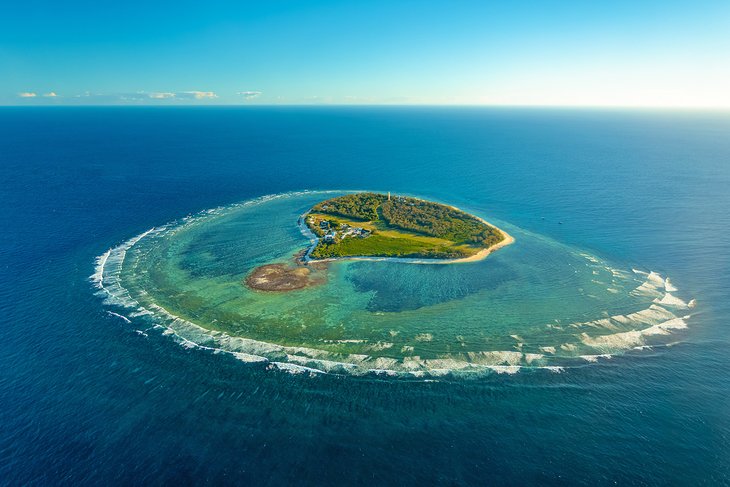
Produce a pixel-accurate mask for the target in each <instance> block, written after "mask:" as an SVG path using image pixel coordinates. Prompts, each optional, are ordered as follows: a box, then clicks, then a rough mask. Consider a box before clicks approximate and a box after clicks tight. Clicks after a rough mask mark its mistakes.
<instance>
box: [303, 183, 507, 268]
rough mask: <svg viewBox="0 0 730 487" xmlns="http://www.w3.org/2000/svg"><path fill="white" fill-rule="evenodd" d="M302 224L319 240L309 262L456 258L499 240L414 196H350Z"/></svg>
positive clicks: (325, 204)
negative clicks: (340, 259)
mask: <svg viewBox="0 0 730 487" xmlns="http://www.w3.org/2000/svg"><path fill="white" fill-rule="evenodd" d="M305 222H306V224H307V226H308V227H309V228H310V229H311V230H312V232H314V234H315V235H317V237H319V242H318V243H317V245H316V247H315V248H314V249H313V250H312V251H311V253H310V257H312V258H313V259H326V258H335V257H408V258H430V259H461V258H468V257H472V256H475V255H476V254H478V253H479V252H480V251H484V250H485V249H488V248H490V247H492V246H494V245H497V244H499V243H500V242H502V241H504V239H505V235H504V234H503V232H501V231H500V230H499V229H497V228H495V227H493V226H491V225H488V224H487V223H486V222H484V221H483V220H481V219H479V218H477V217H475V216H472V215H469V214H468V213H465V212H463V211H461V210H458V209H456V208H453V207H450V206H446V205H442V204H439V203H433V202H430V201H424V200H420V199H417V198H410V197H403V196H394V197H391V196H390V194H388V195H385V194H379V193H355V194H348V195H345V196H339V197H336V198H331V199H328V200H325V201H322V202H321V203H318V204H316V205H315V206H314V207H312V210H311V211H310V213H309V214H308V215H307V217H306V219H305Z"/></svg>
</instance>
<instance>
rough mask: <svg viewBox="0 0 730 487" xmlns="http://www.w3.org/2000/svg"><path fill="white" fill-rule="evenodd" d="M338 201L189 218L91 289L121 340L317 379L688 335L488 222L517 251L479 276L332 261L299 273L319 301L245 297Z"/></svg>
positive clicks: (643, 273) (119, 257) (472, 370)
mask: <svg viewBox="0 0 730 487" xmlns="http://www.w3.org/2000/svg"><path fill="white" fill-rule="evenodd" d="M348 193H351V192H347V191H305V192H295V193H286V194H279V195H272V196H266V197H261V198H257V199H253V200H249V201H246V202H243V203H239V204H234V205H230V206H226V207H220V208H215V209H211V210H207V211H204V212H201V213H199V214H197V215H190V216H188V217H185V218H182V219H181V220H179V221H175V222H171V223H169V224H167V225H164V226H160V227H156V228H153V229H150V230H148V231H146V232H143V233H142V234H140V235H138V236H136V237H134V238H131V239H129V240H127V241H126V242H123V243H122V244H120V245H118V246H116V247H114V248H112V249H110V250H108V251H107V252H105V253H104V254H102V255H101V256H99V257H98V258H97V260H96V270H95V273H94V274H93V275H92V276H91V278H92V281H93V282H94V284H95V285H96V287H97V289H98V293H99V294H100V295H102V296H103V297H104V302H105V306H107V307H108V311H109V312H110V313H112V314H114V315H116V316H119V317H121V318H122V319H123V320H124V322H125V324H127V325H128V326H133V327H136V328H138V329H139V330H143V329H149V328H150V327H152V328H156V329H158V330H160V331H161V332H162V333H163V334H166V335H170V336H171V337H172V338H173V339H174V340H175V341H177V342H178V343H180V344H182V345H184V346H186V347H196V348H200V349H204V350H212V351H215V352H225V353H229V354H231V355H233V356H234V357H236V358H237V359H239V360H242V361H245V362H256V363H261V364H262V365H263V366H264V367H268V368H274V369H281V370H286V371H289V372H296V373H299V372H303V373H308V374H315V375H316V374H319V373H333V374H348V375H371V374H376V375H388V376H398V377H437V376H444V375H448V376H453V377H475V376H480V375H483V374H491V373H515V372H519V371H528V370H531V371H539V370H545V371H549V372H560V371H563V370H565V369H566V368H570V367H574V366H578V365H585V364H587V363H595V362H599V361H602V360H608V359H610V358H611V357H613V356H615V355H620V354H625V353H627V352H631V353H636V352H634V351H641V350H644V349H646V348H648V347H661V346H667V345H671V344H672V343H675V342H676V341H677V340H678V339H679V338H681V335H678V333H681V332H682V330H683V329H685V328H686V327H687V326H688V323H689V322H690V318H691V311H692V308H693V307H694V305H695V301H694V300H689V301H686V299H687V297H685V296H682V294H681V292H680V291H679V289H677V287H676V286H675V284H674V283H672V282H671V280H670V279H669V278H667V277H665V276H660V275H659V274H658V273H656V272H651V271H650V270H641V269H632V268H631V267H628V268H626V266H621V265H618V264H614V263H610V262H607V261H606V260H603V259H601V258H599V257H597V256H594V255H592V254H590V253H588V252H585V251H583V250H581V249H579V248H575V247H571V246H568V245H565V244H562V243H560V242H557V241H555V240H553V239H550V238H548V237H546V236H543V235H539V234H535V233H532V232H529V231H526V230H524V229H521V228H518V227H515V226H514V225H509V224H507V223H504V222H498V221H496V220H494V219H491V218H489V221H495V223H496V225H498V226H499V228H501V229H505V230H506V231H509V234H510V235H514V236H515V238H516V241H517V242H518V244H516V245H511V246H509V247H506V248H504V249H502V250H500V251H499V252H496V253H494V254H493V255H491V256H490V257H489V258H488V259H485V260H478V261H474V262H469V263H464V264H459V265H440V266H432V265H412V263H410V262H399V261H398V260H397V259H391V260H372V261H370V260H368V261H364V260H338V261H334V262H329V263H327V264H326V265H324V266H321V267H320V268H311V269H307V271H306V272H299V273H300V274H306V275H307V278H310V275H311V277H312V278H314V279H315V280H316V285H311V286H307V285H303V286H294V287H293V288H292V289H291V290H289V291H287V292H281V293H271V292H261V291H257V290H256V289H251V288H250V287H248V286H247V285H246V279H247V277H248V276H250V275H251V273H252V272H253V271H254V269H257V268H261V267H262V266H290V267H296V266H297V264H296V262H295V259H296V257H295V256H297V255H300V254H301V252H302V250H303V249H305V248H307V247H308V246H309V245H310V242H309V238H308V237H307V236H306V235H304V234H303V233H302V230H301V228H300V226H299V225H298V224H297V222H298V220H299V218H300V216H301V215H303V214H305V213H306V212H307V211H308V210H309V209H310V208H312V207H313V206H314V205H315V204H317V203H318V202H320V201H322V200H323V199H325V198H330V197H333V196H337V195H343V194H348ZM472 210H473V214H476V215H483V214H486V212H487V211H488V209H480V208H475V209H472ZM272 276H276V272H273V274H272ZM639 353H640V352H639Z"/></svg>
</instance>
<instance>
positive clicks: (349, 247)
mask: <svg viewBox="0 0 730 487" xmlns="http://www.w3.org/2000/svg"><path fill="white" fill-rule="evenodd" d="M299 225H300V227H301V229H302V231H303V232H304V233H306V234H307V235H309V236H310V238H311V240H312V245H311V246H310V247H309V248H308V249H307V250H305V251H302V252H301V253H300V254H298V255H297V257H296V259H295V261H294V263H291V264H268V265H265V266H261V267H259V268H257V269H254V271H253V272H252V273H251V274H249V276H248V277H247V278H246V280H245V283H246V285H247V286H248V287H250V288H252V289H256V290H261V291H291V290H296V289H302V288H305V287H309V286H311V285H316V284H321V283H322V282H324V280H325V279H324V277H323V274H322V270H323V269H325V267H323V264H325V265H326V263H327V262H330V261H333V260H339V259H377V260H382V259H403V260H404V261H409V262H414V263H442V264H446V263H455V262H471V261H475V260H480V259H483V258H485V257H486V256H487V255H489V253H491V252H493V251H494V250H496V249H498V248H501V247H503V246H505V245H508V244H510V243H512V242H513V241H514V239H513V238H512V237H511V236H510V235H508V234H507V233H506V232H505V231H504V230H501V229H499V228H497V227H495V226H494V225H491V224H489V223H488V222H486V221H484V220H483V219H481V218H479V217H477V216H474V215H470V214H469V213H466V212H464V211H462V210H460V209H458V208H455V207H453V206H448V205H444V204H441V203H435V202H432V201H426V200H422V199H419V198H413V197H408V196H391V194H390V193H388V194H381V193H371V192H363V193H352V194H346V195H344V196H338V197H335V198H330V199H328V200H325V201H322V202H320V203H317V204H316V205H314V206H313V207H312V208H311V209H310V210H309V211H308V212H306V213H305V214H304V215H302V216H301V217H300V218H299ZM309 269H312V271H314V272H310V271H309Z"/></svg>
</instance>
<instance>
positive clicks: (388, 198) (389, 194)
mask: <svg viewBox="0 0 730 487" xmlns="http://www.w3.org/2000/svg"><path fill="white" fill-rule="evenodd" d="M388 201H390V191H388Z"/></svg>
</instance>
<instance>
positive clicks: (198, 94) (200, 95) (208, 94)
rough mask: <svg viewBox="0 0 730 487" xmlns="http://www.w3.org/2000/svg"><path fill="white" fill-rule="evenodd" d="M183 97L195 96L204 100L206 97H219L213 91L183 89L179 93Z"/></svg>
mask: <svg viewBox="0 0 730 487" xmlns="http://www.w3.org/2000/svg"><path fill="white" fill-rule="evenodd" d="M178 95H179V96H180V97H181V98H195V99H196V100H204V99H206V98H218V95H216V94H215V93H214V92H212V91H183V92H182V93H178Z"/></svg>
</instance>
